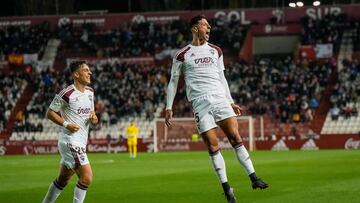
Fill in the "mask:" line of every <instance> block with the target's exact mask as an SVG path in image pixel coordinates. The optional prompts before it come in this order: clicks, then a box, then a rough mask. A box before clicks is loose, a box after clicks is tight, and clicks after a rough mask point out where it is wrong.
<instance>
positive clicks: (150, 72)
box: [15, 62, 168, 132]
mask: <svg viewBox="0 0 360 203" xmlns="http://www.w3.org/2000/svg"><path fill="white" fill-rule="evenodd" d="M91 69H92V72H93V77H92V83H91V85H90V86H91V87H93V88H94V91H95V97H96V99H95V108H96V111H97V114H98V115H99V117H100V120H101V122H102V123H103V124H110V125H111V124H116V123H117V122H118V121H119V119H120V118H130V117H135V116H142V117H143V118H146V119H152V118H153V116H154V112H155V110H156V108H157V107H158V105H159V104H160V103H162V102H164V100H165V87H166V84H167V80H168V76H167V70H166V69H165V68H164V67H154V66H153V65H145V64H142V65H140V64H126V63H117V62H116V63H113V64H110V63H105V64H102V65H100V64H96V65H94V66H92V65H91ZM32 81H33V84H32V85H33V87H34V90H35V94H34V97H33V98H32V100H31V101H30V102H29V104H28V105H27V108H26V110H25V112H24V116H23V117H24V119H20V120H18V122H17V123H16V125H15V130H16V131H24V130H25V131H28V132H38V131H39V130H40V131H42V130H43V126H42V124H40V123H39V121H38V120H37V123H34V122H33V121H36V119H35V120H34V119H30V117H36V118H40V119H43V118H45V113H46V110H47V108H48V106H49V105H50V102H51V101H52V99H53V98H54V96H55V94H56V93H57V92H59V91H61V89H63V88H65V87H66V86H68V85H70V84H72V83H73V80H72V78H71V75H70V73H69V71H64V72H63V73H59V72H56V71H51V70H46V71H42V72H41V73H40V74H34V75H33V78H32Z"/></svg>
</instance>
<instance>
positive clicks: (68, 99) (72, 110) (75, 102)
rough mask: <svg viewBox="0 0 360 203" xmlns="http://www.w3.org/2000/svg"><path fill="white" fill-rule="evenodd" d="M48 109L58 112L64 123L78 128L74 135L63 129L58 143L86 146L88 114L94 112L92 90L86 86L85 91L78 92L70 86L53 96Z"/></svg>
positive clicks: (88, 124) (88, 123)
mask: <svg viewBox="0 0 360 203" xmlns="http://www.w3.org/2000/svg"><path fill="white" fill-rule="evenodd" d="M49 108H50V109H52V110H53V111H55V112H60V114H61V117H62V118H63V119H64V120H65V121H67V122H69V123H76V124H78V125H79V126H80V129H79V130H78V131H77V132H75V133H72V132H70V131H69V130H68V129H66V128H64V127H63V129H62V133H61V134H60V137H59V142H67V143H79V144H81V145H86V144H87V139H88V132H89V126H90V121H89V117H90V112H92V111H94V90H93V89H92V88H90V87H87V86H86V87H85V91H84V92H80V91H79V90H76V88H75V86H74V85H70V86H68V87H67V88H65V89H63V90H61V91H60V92H59V93H58V94H57V95H56V96H55V98H54V99H53V101H52V102H51V104H50V107H49Z"/></svg>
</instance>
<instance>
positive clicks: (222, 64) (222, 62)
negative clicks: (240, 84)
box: [218, 55, 225, 71]
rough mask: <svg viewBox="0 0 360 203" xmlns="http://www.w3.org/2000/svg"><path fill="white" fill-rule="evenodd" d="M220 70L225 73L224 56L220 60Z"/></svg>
mask: <svg viewBox="0 0 360 203" xmlns="http://www.w3.org/2000/svg"><path fill="white" fill-rule="evenodd" d="M218 68H219V71H224V70H225V65H224V57H223V55H221V56H220V57H219V59H218Z"/></svg>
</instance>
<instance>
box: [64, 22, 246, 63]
mask: <svg viewBox="0 0 360 203" xmlns="http://www.w3.org/2000/svg"><path fill="white" fill-rule="evenodd" d="M210 24H211V26H212V32H211V41H212V42H213V43H215V44H221V45H222V46H223V47H225V48H227V50H228V51H229V52H233V53H234V54H238V52H239V51H240V48H241V43H242V41H243V39H244V36H245V33H246V27H244V26H242V25H241V24H240V21H239V20H231V21H226V20H222V19H211V20H210ZM58 37H59V38H60V39H61V41H62V49H63V50H72V51H75V52H78V53H82V54H87V55H90V56H97V57H134V56H154V55H155V54H156V53H159V52H161V51H163V50H171V49H179V47H184V46H185V45H187V44H189V43H190V42H191V32H190V28H189V26H188V22H187V21H184V20H177V21H173V22H168V23H153V22H143V23H132V24H123V25H122V26H120V27H118V28H114V29H112V30H97V29H96V28H95V27H94V26H91V25H84V26H83V27H81V28H75V27H73V26H72V25H71V24H67V25H63V26H62V28H61V29H60V30H59V32H58ZM227 50H226V51H227Z"/></svg>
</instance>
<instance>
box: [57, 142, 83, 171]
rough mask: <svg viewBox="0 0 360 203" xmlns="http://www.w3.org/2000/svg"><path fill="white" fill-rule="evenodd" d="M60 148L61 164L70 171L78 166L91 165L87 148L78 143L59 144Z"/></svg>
mask: <svg viewBox="0 0 360 203" xmlns="http://www.w3.org/2000/svg"><path fill="white" fill-rule="evenodd" d="M58 147H59V152H60V155H61V161H60V164H62V165H64V166H66V167H67V168H68V169H73V168H75V166H78V165H86V164H89V159H88V157H87V155H86V146H84V145H81V144H78V143H69V142H59V143H58Z"/></svg>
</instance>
